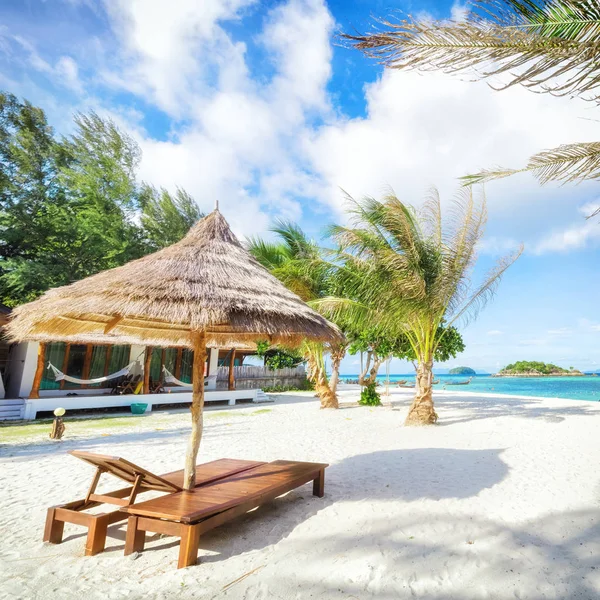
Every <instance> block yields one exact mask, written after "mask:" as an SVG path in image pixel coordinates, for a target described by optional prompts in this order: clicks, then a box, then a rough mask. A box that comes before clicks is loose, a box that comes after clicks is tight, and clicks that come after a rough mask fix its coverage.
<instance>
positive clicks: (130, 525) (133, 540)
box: [125, 517, 146, 556]
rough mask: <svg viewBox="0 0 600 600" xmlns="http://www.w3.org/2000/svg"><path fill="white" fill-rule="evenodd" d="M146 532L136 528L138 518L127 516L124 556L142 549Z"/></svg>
mask: <svg viewBox="0 0 600 600" xmlns="http://www.w3.org/2000/svg"><path fill="white" fill-rule="evenodd" d="M145 540H146V532H145V531H144V530H143V529H138V518H137V517H129V519H128V520H127V535H126V536H125V556H128V555H129V554H133V553H134V552H141V551H142V550H143V549H144V542H145Z"/></svg>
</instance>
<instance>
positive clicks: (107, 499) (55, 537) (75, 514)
mask: <svg viewBox="0 0 600 600" xmlns="http://www.w3.org/2000/svg"><path fill="white" fill-rule="evenodd" d="M70 454H72V455H73V456H75V457H77V458H80V459H81V460H84V461H85V462H88V463H90V464H92V465H93V466H95V467H96V469H97V470H96V473H95V475H94V477H93V480H92V484H91V486H90V488H89V490H88V493H87V495H86V497H85V498H83V499H81V500H75V501H73V502H69V503H67V504H61V505H59V506H53V507H50V508H49V509H48V513H47V516H46V526H45V529H44V541H45V542H50V543H53V544H60V543H61V541H62V537H63V530H64V524H65V523H73V524H75V525H82V526H84V527H87V528H88V536H87V541H86V545H85V554H86V556H93V555H95V554H98V553H99V552H102V550H104V546H105V543H106V532H107V527H108V525H111V524H112V523H117V522H118V521H122V520H124V519H126V518H127V514H125V513H123V512H121V511H120V510H118V509H117V510H115V511H113V512H109V513H102V514H89V513H85V512H83V511H85V510H87V509H89V508H94V507H96V506H100V505H102V504H112V505H116V506H118V507H119V508H121V507H125V506H128V505H129V504H131V503H132V502H134V501H135V499H136V497H137V495H138V494H139V493H143V492H146V491H149V490H154V491H163V492H171V493H173V492H174V491H178V490H181V489H183V470H181V471H173V472H171V473H167V474H165V475H155V474H154V473H152V472H150V471H147V470H146V469H144V468H142V467H139V466H138V465H135V464H133V463H131V462H129V461H127V460H125V459H123V458H120V457H116V456H105V455H102V454H94V453H91V452H80V451H77V450H74V451H72V452H71V453H70ZM263 464H265V463H263V462H258V461H251V460H236V459H229V458H223V459H219V460H215V461H212V462H209V463H205V464H202V465H198V466H197V467H196V486H202V485H205V484H210V483H213V482H214V481H216V480H218V479H220V478H223V477H230V476H231V475H234V474H236V473H240V472H243V471H246V470H248V469H253V468H256V467H259V466H261V465H263ZM103 473H110V474H111V475H114V476H115V477H118V478H120V479H124V480H125V481H127V482H133V485H132V486H129V487H125V488H121V489H119V490H114V491H112V492H106V493H103V494H97V493H95V491H96V487H97V485H98V482H99V479H100V476H101V475H102V474H103Z"/></svg>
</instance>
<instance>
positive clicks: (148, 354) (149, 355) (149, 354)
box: [142, 346, 152, 394]
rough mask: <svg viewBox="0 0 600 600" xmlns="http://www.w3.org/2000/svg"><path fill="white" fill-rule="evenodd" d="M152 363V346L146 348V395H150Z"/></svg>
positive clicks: (144, 388)
mask: <svg viewBox="0 0 600 600" xmlns="http://www.w3.org/2000/svg"><path fill="white" fill-rule="evenodd" d="M151 361H152V346H146V356H145V358H144V387H143V388H142V391H143V393H144V394H149V393H150V362H151Z"/></svg>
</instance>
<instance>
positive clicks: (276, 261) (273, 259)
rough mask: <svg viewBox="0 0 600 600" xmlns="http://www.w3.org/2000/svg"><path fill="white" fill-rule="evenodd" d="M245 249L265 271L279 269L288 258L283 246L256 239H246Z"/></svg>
mask: <svg viewBox="0 0 600 600" xmlns="http://www.w3.org/2000/svg"><path fill="white" fill-rule="evenodd" d="M246 248H247V249H248V251H249V252H250V254H252V256H254V258H255V259H256V260H257V261H258V262H259V263H260V264H261V265H262V266H263V267H266V268H267V269H269V270H271V269H274V268H277V267H280V266H281V265H282V264H283V263H284V262H285V261H286V259H287V258H288V257H289V255H288V252H287V248H286V247H285V246H283V244H277V243H273V242H267V241H265V240H263V239H261V238H258V237H249V238H246Z"/></svg>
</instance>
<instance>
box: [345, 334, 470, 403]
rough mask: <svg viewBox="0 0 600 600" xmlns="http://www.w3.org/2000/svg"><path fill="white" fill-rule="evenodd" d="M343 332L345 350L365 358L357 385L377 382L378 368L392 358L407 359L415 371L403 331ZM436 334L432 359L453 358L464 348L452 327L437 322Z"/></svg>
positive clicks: (368, 394)
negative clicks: (347, 343)
mask: <svg viewBox="0 0 600 600" xmlns="http://www.w3.org/2000/svg"><path fill="white" fill-rule="evenodd" d="M347 335H348V339H349V340H350V345H349V347H348V353H349V354H352V355H355V354H357V353H358V352H360V353H361V356H362V354H365V355H366V361H365V362H364V363H362V362H361V364H362V369H361V373H360V375H359V377H358V382H359V383H360V385H362V386H367V387H368V386H372V385H374V384H375V383H376V382H377V373H378V372H379V368H380V367H381V365H382V364H383V363H384V362H385V361H386V360H388V359H389V358H392V357H393V358H400V359H403V360H410V361H411V362H412V363H413V365H414V367H415V371H416V370H417V364H416V361H418V356H417V355H416V353H415V349H414V348H413V346H412V345H411V343H410V339H409V338H408V336H407V335H406V334H402V335H399V336H398V335H396V336H390V335H389V333H388V332H387V331H381V330H378V329H377V328H368V329H366V330H364V331H361V332H360V333H359V334H352V333H349V334H347ZM436 337H437V338H438V339H439V340H440V341H439V343H438V344H437V346H436V349H435V353H434V357H433V359H434V361H436V362H445V361H447V360H450V359H451V358H455V357H456V355H457V354H459V353H460V352H463V351H464V349H465V344H464V341H463V338H462V336H461V334H460V332H459V331H458V329H456V327H445V326H444V325H443V324H440V325H439V327H438V331H437V332H436ZM373 393H377V391H376V390H375V388H373V391H369V392H368V393H367V397H368V398H371V397H372V396H373Z"/></svg>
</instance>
